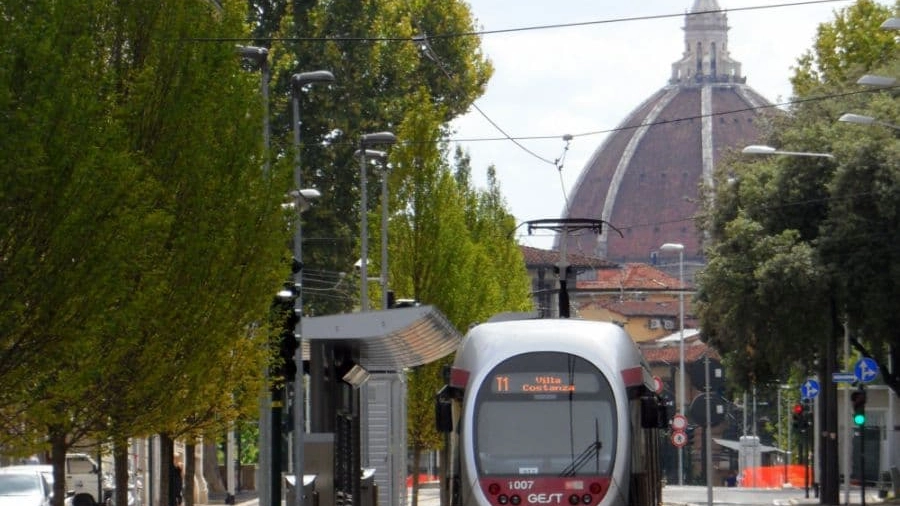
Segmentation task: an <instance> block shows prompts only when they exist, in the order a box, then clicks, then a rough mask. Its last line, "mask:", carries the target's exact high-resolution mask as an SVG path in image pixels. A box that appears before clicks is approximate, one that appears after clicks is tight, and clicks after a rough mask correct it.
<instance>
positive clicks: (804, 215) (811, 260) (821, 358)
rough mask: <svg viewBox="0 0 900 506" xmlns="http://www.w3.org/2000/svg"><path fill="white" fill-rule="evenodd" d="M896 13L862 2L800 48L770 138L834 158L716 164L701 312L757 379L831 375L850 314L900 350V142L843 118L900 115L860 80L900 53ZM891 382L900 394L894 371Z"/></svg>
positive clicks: (834, 481)
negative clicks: (872, 111)
mask: <svg viewBox="0 0 900 506" xmlns="http://www.w3.org/2000/svg"><path fill="white" fill-rule="evenodd" d="M888 15H889V11H888V9H886V8H884V7H882V6H879V5H877V4H874V3H873V2H870V1H868V0H860V1H858V2H857V3H856V4H854V5H852V6H850V7H848V8H846V9H844V10H842V11H840V12H838V13H836V20H835V22H833V23H826V24H823V25H822V26H820V29H819V36H818V38H817V40H816V45H815V48H814V50H813V51H810V52H808V53H806V54H805V55H804V56H803V57H801V59H800V60H799V61H798V62H799V66H798V67H797V69H795V74H794V76H793V78H792V82H793V84H794V92H795V95H796V99H797V100H796V102H795V103H794V105H793V106H792V107H791V110H790V111H789V114H787V115H785V116H784V117H781V118H775V119H774V120H773V125H772V128H771V130H770V131H769V133H768V134H767V135H766V138H765V139H764V141H765V142H766V143H767V144H771V145H774V146H778V147H780V148H781V149H784V150H787V151H795V152H827V153H831V154H832V155H833V159H826V158H808V157H773V158H769V159H765V160H762V161H757V162H755V163H752V164H748V163H745V162H739V161H737V160H730V161H729V162H727V163H724V164H721V165H720V167H719V168H718V169H717V174H716V176H715V182H716V186H715V188H714V191H713V190H711V189H707V192H706V201H705V208H706V214H705V216H704V217H703V218H702V219H701V227H702V228H703V229H704V230H705V231H706V232H707V233H708V234H709V236H710V238H711V241H710V244H709V246H708V248H707V250H706V253H707V258H708V260H709V266H708V268H707V269H706V270H705V272H704V273H702V275H701V276H700V279H699V281H700V283H699V286H700V291H699V305H698V313H699V316H700V320H701V325H702V327H703V329H704V334H706V335H708V337H709V339H710V342H711V343H712V344H713V345H715V346H717V347H718V348H719V349H721V350H725V351H726V359H727V360H729V363H731V364H733V365H735V366H737V367H735V369H734V372H736V373H737V374H738V375H739V378H740V379H742V380H744V381H743V383H744V384H745V385H748V384H749V383H750V382H751V381H754V380H763V381H768V380H770V379H775V378H777V377H782V378H783V377H786V376H787V375H788V370H789V369H790V368H791V367H793V366H795V365H796V364H802V365H805V366H807V367H812V365H813V363H812V361H811V360H812V359H813V358H815V359H816V360H817V361H818V364H817V366H818V374H819V377H820V378H826V379H827V378H828V377H829V376H830V375H831V373H832V372H836V371H838V370H840V368H839V367H838V363H837V353H836V350H837V348H838V343H839V342H840V340H841V338H842V337H843V335H844V332H845V329H844V325H845V324H846V325H848V327H849V328H850V329H851V332H853V333H854V334H855V335H858V336H859V337H860V338H861V339H864V340H865V341H866V343H868V344H869V346H871V352H872V353H873V354H875V355H877V356H879V357H881V359H883V357H884V356H885V355H886V354H887V352H888V351H889V350H890V351H891V353H890V355H891V356H893V357H896V350H897V349H900V347H898V344H900V339H898V338H900V335H898V333H897V331H896V324H897V323H900V322H897V321H896V320H895V316H894V315H891V314H885V313H881V312H879V307H880V308H882V309H883V308H884V306H883V305H881V301H882V300H883V298H890V297H892V296H894V295H896V292H897V287H898V286H900V285H898V281H900V277H897V275H896V269H895V267H894V265H895V260H896V257H897V247H896V244H897V240H898V239H900V237H898V236H897V233H896V222H895V221H894V220H895V219H896V210H897V208H896V204H895V202H894V201H893V200H892V199H893V198H895V197H896V192H897V191H900V179H898V178H900V174H898V171H897V167H896V164H895V162H892V161H890V160H891V158H890V157H891V156H892V155H893V152H894V151H895V150H896V149H897V141H896V140H895V139H894V138H893V137H890V138H888V137H886V136H884V135H883V134H882V135H879V134H875V136H876V137H878V138H879V141H880V142H881V144H878V145H876V143H875V142H870V141H866V140H864V139H865V136H861V135H860V133H859V132H858V131H851V130H848V129H847V127H848V125H844V124H838V122H837V119H838V118H839V117H840V116H841V114H842V113H843V112H845V111H846V110H848V109H850V110H855V108H857V107H858V108H861V109H865V108H868V107H872V106H879V104H880V107H882V110H881V112H883V113H890V114H889V115H888V118H889V119H893V118H897V117H898V112H900V111H898V109H897V107H896V101H895V100H894V99H893V98H888V97H886V96H885V95H883V94H872V93H859V91H858V87H857V86H856V85H855V84H854V82H855V80H856V78H857V77H858V76H859V75H861V74H863V73H865V72H868V71H870V70H872V69H877V68H880V67H881V66H883V65H884V63H885V62H888V61H895V59H896V51H897V45H896V42H895V40H894V38H893V36H888V37H885V36H884V34H882V33H880V32H878V28H877V27H878V26H879V25H880V24H881V22H882V21H883V20H884V19H886V18H887V17H888ZM895 70H896V69H895ZM876 313H878V314H876ZM888 313H889V312H888ZM876 329H877V330H876ZM857 343H858V344H857V347H858V348H860V349H862V350H867V349H868V348H866V347H865V346H863V345H862V344H859V342H857ZM745 357H749V360H747V359H746V358H745ZM885 379H886V382H887V383H888V384H889V385H891V386H892V387H893V388H894V389H895V391H900V390H898V388H900V382H898V378H897V376H896V375H886V376H885ZM821 385H822V387H823V391H822V393H821V394H820V399H821V401H820V406H821V410H820V416H821V426H822V433H823V434H829V433H836V432H837V426H838V424H837V391H836V387H835V384H834V383H833V382H830V381H827V380H826V381H823V382H822V383H821ZM821 443H822V444H821V448H822V450H821V452H820V459H821V460H820V462H821V463H820V468H821V469H822V473H823V475H822V476H823V478H822V483H823V489H822V494H821V501H822V503H823V504H833V503H836V502H837V496H838V469H837V461H838V455H837V442H836V440H835V439H834V438H828V437H822V440H821Z"/></svg>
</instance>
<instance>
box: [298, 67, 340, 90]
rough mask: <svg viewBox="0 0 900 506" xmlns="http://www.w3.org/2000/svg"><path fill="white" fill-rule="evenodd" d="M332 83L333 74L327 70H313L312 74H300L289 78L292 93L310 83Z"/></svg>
mask: <svg viewBox="0 0 900 506" xmlns="http://www.w3.org/2000/svg"><path fill="white" fill-rule="evenodd" d="M331 82H334V74H332V73H331V72H329V71H327V70H313V71H312V72H300V73H299V74H294V75H293V76H291V85H292V86H293V87H294V92H297V91H298V90H300V88H303V87H304V86H306V85H307V84H311V83H331Z"/></svg>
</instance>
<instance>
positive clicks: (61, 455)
mask: <svg viewBox="0 0 900 506" xmlns="http://www.w3.org/2000/svg"><path fill="white" fill-rule="evenodd" d="M67 451H69V446H68V444H66V436H65V434H63V433H57V432H55V431H53V430H52V429H51V430H50V463H51V464H52V465H53V500H52V502H51V504H52V505H53V506H63V501H65V499H66V452H67Z"/></svg>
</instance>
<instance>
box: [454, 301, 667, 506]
mask: <svg viewBox="0 0 900 506" xmlns="http://www.w3.org/2000/svg"><path fill="white" fill-rule="evenodd" d="M447 379H448V382H447V384H446V386H444V387H443V388H442V389H441V391H440V392H439V394H438V396H437V405H436V421H437V426H438V430H439V431H441V432H444V433H445V434H446V443H447V444H446V445H445V452H447V453H446V455H445V458H444V464H445V465H444V469H445V471H444V476H442V480H441V481H442V504H449V505H451V506H506V505H512V506H564V505H569V506H576V505H582V506H598V505H604V506H605V505H617V506H618V505H621V506H658V505H659V504H660V502H661V484H660V478H661V474H660V467H659V446H658V445H659V433H658V432H659V429H661V428H663V427H665V426H666V424H667V423H668V414H667V412H666V408H665V406H664V404H663V403H662V402H661V400H660V399H659V397H658V396H657V395H656V394H655V393H653V391H654V383H653V377H652V375H651V374H650V369H649V368H648V366H647V364H646V362H645V361H644V360H643V358H642V356H641V354H640V352H639V351H638V349H637V347H636V346H635V344H634V342H633V341H632V340H631V338H630V337H629V336H628V334H627V333H626V332H625V331H624V330H623V329H622V328H621V327H619V326H618V325H615V324H612V323H607V322H594V321H584V320H570V319H527V320H526V319H523V320H512V321H500V322H494V323H485V324H481V325H478V326H476V327H474V328H472V329H471V330H470V331H469V332H468V334H467V335H466V337H465V338H464V339H463V341H462V343H461V344H460V348H459V350H458V351H457V353H456V357H455V360H454V362H453V365H452V367H451V368H450V370H449V371H448V374H447Z"/></svg>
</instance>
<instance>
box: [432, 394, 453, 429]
mask: <svg viewBox="0 0 900 506" xmlns="http://www.w3.org/2000/svg"><path fill="white" fill-rule="evenodd" d="M434 422H435V426H436V427H435V428H436V429H437V431H438V432H439V433H442V434H446V433H448V432H453V404H452V403H451V402H450V401H449V400H447V399H441V398H438V399H437V400H436V401H435V403H434Z"/></svg>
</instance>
